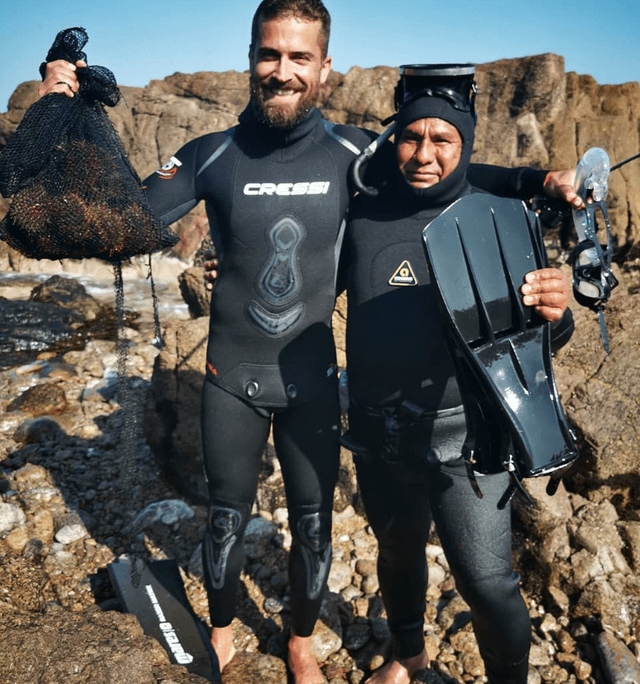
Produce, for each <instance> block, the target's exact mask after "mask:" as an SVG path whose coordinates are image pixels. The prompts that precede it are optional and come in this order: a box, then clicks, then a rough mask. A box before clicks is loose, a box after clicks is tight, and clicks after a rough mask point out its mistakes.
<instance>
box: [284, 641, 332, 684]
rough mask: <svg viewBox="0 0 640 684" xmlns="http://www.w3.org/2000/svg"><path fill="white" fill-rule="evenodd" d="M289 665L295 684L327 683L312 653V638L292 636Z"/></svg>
mask: <svg viewBox="0 0 640 684" xmlns="http://www.w3.org/2000/svg"><path fill="white" fill-rule="evenodd" d="M288 664H289V669H290V670H291V674H292V675H293V681H294V684H324V683H325V682H326V681H327V680H326V679H325V678H324V675H323V674H322V672H321V670H320V667H319V665H318V661H317V660H316V659H315V658H314V657H313V654H312V653H311V637H299V636H296V635H295V634H293V633H292V634H291V638H290V639H289V659H288Z"/></svg>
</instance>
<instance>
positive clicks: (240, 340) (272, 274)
mask: <svg viewBox="0 0 640 684" xmlns="http://www.w3.org/2000/svg"><path fill="white" fill-rule="evenodd" d="M316 137H317V138H318V139H317V140H315V139H314V140H313V141H312V142H311V143H310V144H308V145H307V146H306V147H305V148H304V150H303V151H302V152H301V153H300V154H298V155H295V156H292V157H291V156H290V157H289V158H287V160H286V162H283V160H282V159H281V158H280V156H279V155H278V154H273V155H267V156H264V155H249V154H247V153H246V150H245V149H244V146H243V145H237V144H236V143H235V141H234V144H233V145H231V146H230V147H229V149H228V150H227V151H225V153H224V154H223V155H221V157H220V158H219V159H217V160H216V161H215V162H214V163H213V164H211V165H210V167H209V168H208V169H207V170H206V172H205V173H204V174H203V178H201V179H200V181H199V183H200V184H201V185H202V188H203V191H202V192H203V196H204V198H205V200H206V202H207V205H208V206H210V207H211V208H212V210H211V211H210V212H209V213H210V216H213V218H214V220H215V221H216V226H217V230H218V232H219V233H220V239H221V241H222V243H223V245H224V257H223V260H222V265H221V268H220V277H219V280H218V283H217V285H216V287H215V290H214V292H213V295H212V300H211V326H210V335H209V343H208V352H207V356H208V360H209V365H210V367H212V368H215V371H216V374H215V376H214V381H215V382H217V383H218V384H220V385H221V386H223V387H225V388H226V389H228V390H230V391H232V392H233V393H235V394H238V395H239V396H243V397H244V398H249V399H250V400H251V401H252V402H253V403H255V404H259V405H269V406H281V405H288V404H289V403H291V401H294V400H295V401H301V400H302V399H304V398H305V397H308V396H310V395H313V394H316V393H317V392H318V391H319V390H320V389H321V388H322V386H324V384H325V383H326V382H327V378H328V377H331V376H332V375H333V373H334V371H335V350H334V344H333V336H332V334H331V313H332V310H333V303H334V297H335V279H336V269H337V260H338V256H339V249H340V247H341V241H342V236H343V231H344V220H343V217H344V215H345V213H346V209H347V202H348V192H347V182H346V177H347V168H348V164H349V163H350V161H351V159H352V158H353V153H352V152H350V151H348V150H346V149H344V147H342V146H341V145H339V144H338V143H336V142H334V141H333V140H331V139H330V138H329V136H327V135H326V134H325V133H324V132H323V131H322V133H321V134H320V135H318V136H316ZM214 210H215V211H214ZM251 383H253V384H251ZM249 385H251V387H253V388H255V387H256V386H258V387H259V388H260V391H259V392H254V391H253V390H252V395H251V396H250V397H247V387H248V386H249Z"/></svg>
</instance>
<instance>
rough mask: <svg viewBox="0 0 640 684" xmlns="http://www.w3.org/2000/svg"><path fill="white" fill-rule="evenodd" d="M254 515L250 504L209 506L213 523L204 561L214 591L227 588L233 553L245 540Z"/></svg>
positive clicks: (206, 539) (204, 544)
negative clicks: (225, 583)
mask: <svg viewBox="0 0 640 684" xmlns="http://www.w3.org/2000/svg"><path fill="white" fill-rule="evenodd" d="M250 513H251V506H250V505H249V504H234V505H233V506H221V505H217V504H212V505H211V506H210V507H209V520H208V524H207V529H206V531H205V534H204V539H203V542H202V562H203V566H204V571H205V574H206V577H207V580H208V582H209V584H210V585H211V587H212V588H213V589H221V588H222V587H223V586H224V582H225V575H226V572H227V565H228V563H229V556H230V554H231V550H232V549H233V547H234V546H235V545H236V544H237V543H238V542H241V541H242V537H243V535H244V530H245V528H246V526H247V522H248V521H249V515H250Z"/></svg>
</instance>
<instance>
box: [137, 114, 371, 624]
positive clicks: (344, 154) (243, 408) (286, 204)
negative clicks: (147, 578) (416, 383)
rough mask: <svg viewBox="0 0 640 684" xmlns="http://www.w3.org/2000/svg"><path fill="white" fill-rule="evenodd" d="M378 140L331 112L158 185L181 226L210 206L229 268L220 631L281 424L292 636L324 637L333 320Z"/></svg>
mask: <svg viewBox="0 0 640 684" xmlns="http://www.w3.org/2000/svg"><path fill="white" fill-rule="evenodd" d="M372 137H373V134H368V133H365V132H364V131H361V130H359V129H356V128H352V127H346V126H335V127H334V126H332V125H331V124H329V123H328V122H326V121H324V120H323V119H322V118H321V117H320V114H319V112H318V111H317V110H314V111H313V112H312V114H311V115H310V116H309V117H308V118H307V119H306V120H305V121H304V122H303V123H301V124H300V125H299V126H297V127H296V128H295V129H293V130H290V131H281V130H277V129H271V128H268V127H266V126H264V125H262V124H260V123H258V122H257V120H256V119H255V117H254V116H253V114H252V112H251V110H250V108H248V109H247V110H245V112H244V113H243V114H242V115H241V117H240V124H239V126H237V127H236V128H234V129H231V130H229V131H225V132H219V133H212V134H210V135H205V136H203V137H201V138H198V139H196V140H194V141H192V142H190V143H188V144H187V145H185V146H184V147H183V148H182V149H181V150H180V151H179V152H178V153H177V154H176V155H175V157H174V158H172V161H171V162H169V163H168V164H166V165H165V166H164V167H163V168H162V169H160V170H159V171H158V172H157V173H156V174H154V175H152V176H151V177H150V178H148V179H147V180H146V181H145V185H146V186H147V194H148V197H149V200H150V203H151V206H152V207H153V209H154V211H155V212H156V213H157V214H158V215H159V216H160V218H161V219H162V220H163V221H164V222H165V223H171V222H173V221H175V220H176V219H177V218H179V217H180V216H182V215H183V214H184V213H186V212H187V211H188V210H189V209H191V208H192V207H193V206H194V205H195V204H196V203H197V202H198V201H199V200H204V201H205V202H206V210H207V215H208V218H209V224H210V228H211V233H212V236H213V240H214V243H215V244H216V248H217V251H218V254H219V257H220V261H221V265H220V272H219V277H218V279H217V282H216V286H215V288H214V291H213V293H212V300H211V323H210V333H209V340H208V347H207V370H206V381H205V383H204V390H203V405H202V432H203V452H204V462H205V470H206V475H207V481H208V486H209V492H210V504H211V511H210V524H209V529H208V532H207V534H206V535H205V542H204V561H205V563H204V567H205V577H206V584H207V590H208V595H209V603H210V612H211V620H212V623H213V624H214V625H215V626H218V627H222V626H225V625H227V624H229V623H230V622H231V619H232V617H233V612H234V604H235V595H236V586H237V581H238V577H239V574H240V570H241V569H242V564H243V561H244V554H243V533H244V530H245V526H246V524H247V522H248V519H249V517H250V512H251V506H252V504H253V501H254V499H255V494H256V487H257V482H258V472H259V468H260V459H261V455H262V453H263V451H264V448H265V445H266V442H267V438H268V434H269V427H270V423H271V421H272V422H273V435H274V442H275V447H276V452H277V455H278V458H279V460H280V462H281V465H282V471H283V477H284V482H285V487H286V492H287V502H288V508H289V524H290V528H291V533H292V536H293V546H292V551H291V556H290V568H289V578H290V582H291V594H292V600H291V606H292V626H293V629H294V631H295V633H296V634H298V635H299V636H308V635H310V634H311V631H312V630H313V626H314V624H315V621H316V618H317V615H318V611H319V608H320V604H321V601H322V595H323V590H324V586H325V580H326V576H327V573H328V570H329V565H330V559H331V545H330V539H331V508H332V499H333V490H334V485H335V481H336V477H337V470H338V463H339V447H338V443H337V437H338V434H339V427H340V416H339V407H338V401H337V391H336V366H335V361H336V359H335V349H334V343H333V337H332V333H331V314H332V310H333V305H334V299H335V288H336V273H337V262H338V258H339V252H340V248H341V244H342V237H343V234H344V226H345V215H346V211H347V206H348V201H349V189H348V183H347V169H348V167H349V165H350V164H351V162H352V161H353V159H354V158H355V156H356V155H357V154H358V152H359V151H360V150H361V149H362V148H363V147H365V146H366V145H367V144H368V143H369V142H370V141H371V139H372Z"/></svg>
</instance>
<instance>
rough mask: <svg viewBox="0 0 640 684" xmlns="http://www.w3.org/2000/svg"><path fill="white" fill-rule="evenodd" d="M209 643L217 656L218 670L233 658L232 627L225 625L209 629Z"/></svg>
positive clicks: (234, 651) (234, 649)
mask: <svg viewBox="0 0 640 684" xmlns="http://www.w3.org/2000/svg"><path fill="white" fill-rule="evenodd" d="M211 645H212V646H213V650H214V651H215V652H216V655H217V656H218V666H219V668H220V672H222V670H224V668H225V667H226V666H227V665H228V664H229V663H230V662H231V661H232V660H233V656H234V655H235V654H236V647H235V646H234V645H233V629H232V627H231V625H227V626H226V627H214V628H213V629H212V630H211Z"/></svg>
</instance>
